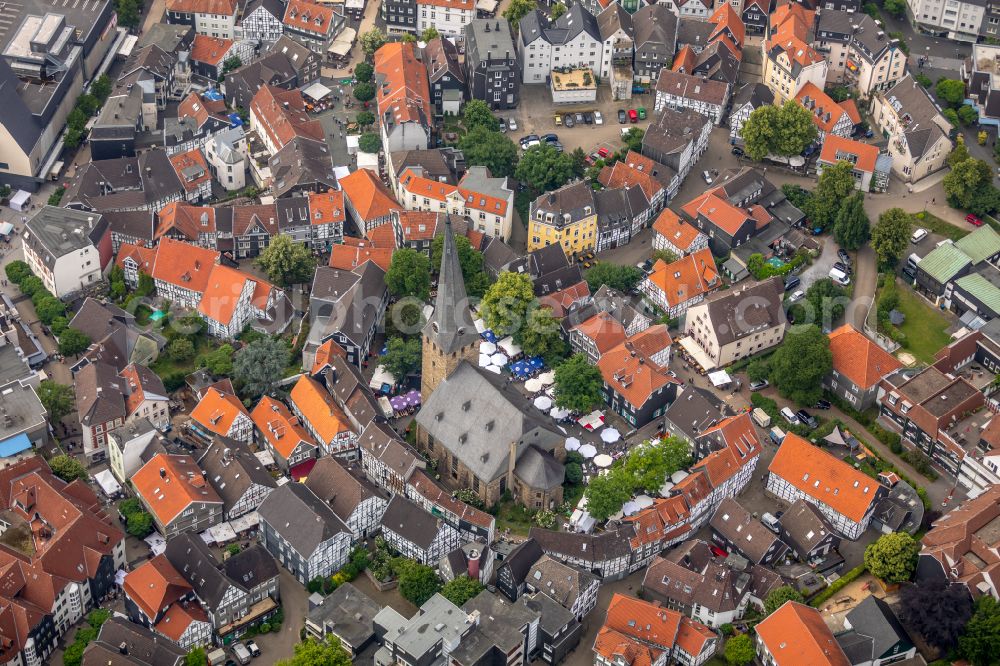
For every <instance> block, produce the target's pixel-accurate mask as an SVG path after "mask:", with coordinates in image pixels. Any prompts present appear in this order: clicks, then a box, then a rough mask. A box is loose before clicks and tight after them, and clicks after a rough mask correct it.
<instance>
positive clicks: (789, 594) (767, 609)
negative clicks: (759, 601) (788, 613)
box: [764, 585, 805, 615]
mask: <svg viewBox="0 0 1000 666" xmlns="http://www.w3.org/2000/svg"><path fill="white" fill-rule="evenodd" d="M787 601H796V602H798V603H800V604H801V603H802V602H803V601H805V599H803V598H802V595H801V594H799V591H798V590H796V589H795V588H794V587H792V586H791V585H783V586H781V587H779V588H777V589H775V590H773V591H772V592H771V593H770V594H769V595H767V598H766V599H764V615H770V614H771V613H773V612H774V611H776V610H778V609H779V608H781V607H782V606H784V605H785V602H787Z"/></svg>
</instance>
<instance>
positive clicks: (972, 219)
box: [965, 213, 983, 227]
mask: <svg viewBox="0 0 1000 666" xmlns="http://www.w3.org/2000/svg"><path fill="white" fill-rule="evenodd" d="M965 221H966V222H968V223H969V224H971V225H972V226H974V227H981V226H983V221H982V220H980V219H979V218H978V217H976V216H975V215H973V214H972V213H969V214H968V215H966V216H965Z"/></svg>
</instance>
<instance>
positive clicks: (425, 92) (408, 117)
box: [375, 42, 433, 126]
mask: <svg viewBox="0 0 1000 666" xmlns="http://www.w3.org/2000/svg"><path fill="white" fill-rule="evenodd" d="M375 75H376V76H377V77H378V78H379V80H380V81H382V85H381V86H380V87H379V88H378V96H377V101H378V111H379V116H380V117H381V118H382V120H381V122H382V123H385V122H386V120H385V118H386V117H389V118H390V120H389V121H388V122H390V123H391V124H393V125H398V124H402V123H406V122H417V123H420V124H421V125H425V126H429V125H430V124H431V123H432V122H433V112H432V111H431V102H430V99H431V91H430V85H429V84H428V82H427V70H426V69H425V68H424V65H423V63H421V62H420V60H419V59H418V58H417V47H416V45H415V44H410V43H407V42H390V43H388V44H386V45H385V46H383V47H382V48H380V49H379V50H378V51H376V52H375Z"/></svg>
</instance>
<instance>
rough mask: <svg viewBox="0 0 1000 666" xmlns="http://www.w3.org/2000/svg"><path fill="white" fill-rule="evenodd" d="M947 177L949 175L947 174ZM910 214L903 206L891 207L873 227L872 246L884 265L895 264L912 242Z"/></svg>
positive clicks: (880, 216)
mask: <svg viewBox="0 0 1000 666" xmlns="http://www.w3.org/2000/svg"><path fill="white" fill-rule="evenodd" d="M945 178H947V176H945ZM910 226H911V223H910V214H909V213H907V212H906V211H905V210H903V209H902V208H890V209H889V210H887V211H885V212H884V213H882V214H881V215H879V217H878V222H877V223H876V224H875V226H874V227H872V233H871V236H872V238H871V247H872V249H873V250H875V254H876V256H878V261H879V263H880V264H882V265H884V266H895V265H896V262H897V261H899V259H900V257H902V256H903V253H904V252H906V248H907V247H908V246H909V243H910Z"/></svg>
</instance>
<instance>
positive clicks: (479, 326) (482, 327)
mask: <svg viewBox="0 0 1000 666" xmlns="http://www.w3.org/2000/svg"><path fill="white" fill-rule="evenodd" d="M472 323H473V324H475V326H476V332H477V333H479V334H482V333H485V332H486V324H485V323H484V322H483V320H482V319H477V320H476V321H474V322H472Z"/></svg>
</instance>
